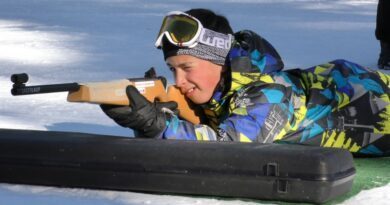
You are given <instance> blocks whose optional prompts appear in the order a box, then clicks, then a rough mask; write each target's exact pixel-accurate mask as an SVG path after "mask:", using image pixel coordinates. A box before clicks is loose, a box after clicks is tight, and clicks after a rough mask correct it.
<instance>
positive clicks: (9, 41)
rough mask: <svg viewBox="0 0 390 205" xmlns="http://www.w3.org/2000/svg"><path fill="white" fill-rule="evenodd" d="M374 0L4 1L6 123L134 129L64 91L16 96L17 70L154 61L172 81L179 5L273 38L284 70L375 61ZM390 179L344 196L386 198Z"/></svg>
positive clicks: (15, 197)
mask: <svg viewBox="0 0 390 205" xmlns="http://www.w3.org/2000/svg"><path fill="white" fill-rule="evenodd" d="M376 6H377V0H283V1H282V0H225V1H224V0H184V1H179V0H152V1H140V0H84V1H77V0H68V1H54V0H13V1H6V0H1V1H0V84H1V85H2V86H1V89H0V98H1V103H0V128H13V129H36V130H56V131H78V132H89V133H100V134H112V135H121V136H130V135H132V132H131V131H130V130H128V129H124V128H121V127H119V126H117V125H116V124H115V123H113V122H112V121H111V120H110V119H108V118H107V117H106V116H105V115H104V114H103V113H102V112H101V110H100V108H99V107H98V106H96V105H90V104H78V103H67V102H66V93H56V94H44V95H34V96H20V97H14V96H11V94H10V92H9V91H10V89H11V87H12V84H11V82H10V81H9V79H10V76H11V74H13V73H23V72H25V73H28V74H29V76H30V80H29V83H30V84H31V85H33V84H47V83H67V82H98V81H106V80H116V79H123V78H130V77H140V76H143V73H144V72H145V71H146V70H147V69H148V68H149V67H152V66H154V67H155V68H156V69H157V72H158V73H159V74H160V75H163V76H166V77H167V78H168V79H169V81H170V82H172V77H171V74H170V72H169V70H168V69H167V68H166V66H165V63H164V61H163V58H162V55H161V53H160V51H158V50H157V49H155V48H154V40H155V38H156V36H155V35H156V33H157V31H158V28H159V26H160V23H161V20H162V16H163V15H164V14H165V13H167V12H168V11H172V10H187V9H190V8H200V7H205V8H210V9H212V10H214V11H216V12H217V13H220V14H223V15H225V16H226V17H227V18H228V19H229V20H230V22H231V25H232V26H233V28H234V29H235V30H242V29H250V30H254V31H256V32H258V33H259V34H261V35H262V36H263V37H265V38H266V39H267V40H268V41H270V42H271V43H272V44H273V45H274V46H275V47H276V49H277V50H278V51H279V52H280V54H281V56H282V57H283V59H284V61H285V64H286V68H295V67H302V68H303V67H309V66H312V65H316V64H319V63H323V62H327V61H329V60H333V59H338V58H344V59H348V60H351V61H355V62H358V63H360V64H362V65H364V66H369V67H372V68H375V67H376V62H377V58H378V54H379V43H378V41H377V40H376V39H375V36H374V30H375V18H376ZM389 191H390V184H389V185H386V186H383V187H379V188H376V189H371V190H368V191H362V192H361V193H359V194H358V195H357V196H355V197H353V198H351V199H349V200H348V201H345V202H344V203H343V204H368V203H373V204H385V203H388V201H389V200H390V196H389V195H388V194H387V195H386V194H385V193H386V192H387V193H388V192H389ZM27 200H28V204H96V205H99V204H221V205H228V204H255V201H253V202H250V201H243V200H232V199H227V200H221V199H213V198H200V197H196V198H191V197H185V196H169V195H153V194H143V193H133V192H115V191H95V190H85V189H64V188H53V187H40V186H24V185H8V184H1V185H0V204H25V203H26V201H27Z"/></svg>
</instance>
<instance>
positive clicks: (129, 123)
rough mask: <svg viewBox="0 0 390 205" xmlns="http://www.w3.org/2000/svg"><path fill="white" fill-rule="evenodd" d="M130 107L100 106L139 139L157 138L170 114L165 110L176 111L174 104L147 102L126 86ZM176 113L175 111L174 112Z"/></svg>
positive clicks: (135, 90)
mask: <svg viewBox="0 0 390 205" xmlns="http://www.w3.org/2000/svg"><path fill="white" fill-rule="evenodd" d="M126 94H127V97H128V98H129V101H130V106H117V105H100V107H101V109H102V110H103V112H104V113H105V114H106V115H107V116H108V117H110V118H111V119H113V120H114V121H115V122H116V123H117V124H119V125H120V126H122V127H128V128H131V129H134V130H135V131H136V132H137V133H138V134H139V135H140V137H147V138H155V137H158V136H159V135H160V134H161V133H162V132H163V131H164V130H165V127H166V120H167V119H168V118H169V117H170V114H168V113H166V112H165V110H166V108H167V109H169V110H172V111H173V110H176V109H177V103H176V102H173V101H171V102H154V103H151V102H149V101H148V100H147V99H146V98H145V97H144V96H143V95H142V94H141V93H139V91H138V90H137V88H135V87H134V86H127V88H126ZM176 111H177V110H176Z"/></svg>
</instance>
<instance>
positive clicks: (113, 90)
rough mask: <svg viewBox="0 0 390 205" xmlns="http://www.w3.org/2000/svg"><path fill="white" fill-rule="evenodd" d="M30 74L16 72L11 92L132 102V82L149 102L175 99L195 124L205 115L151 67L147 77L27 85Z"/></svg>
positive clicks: (95, 101) (75, 99) (181, 112)
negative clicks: (129, 87)
mask: <svg viewBox="0 0 390 205" xmlns="http://www.w3.org/2000/svg"><path fill="white" fill-rule="evenodd" d="M28 79H29V77H28V74H26V73H20V74H13V75H12V76H11V81H12V82H13V83H14V84H13V87H12V89H11V94H12V95H14V96H19V95H30V94H41V93H54V92H69V93H68V97H67V101H69V102H87V103H93V104H111V105H127V106H129V105H130V102H129V99H128V98H127V95H126V87H127V86H128V85H132V86H134V87H136V88H137V89H138V90H139V91H140V93H141V94H142V95H143V96H145V98H146V99H148V100H149V101H150V102H154V101H155V100H156V101H160V102H168V101H175V102H177V104H178V110H179V117H180V118H182V119H184V120H187V121H189V122H191V123H193V124H199V123H200V122H201V117H202V116H203V114H202V110H201V108H200V107H198V106H196V105H195V104H193V103H192V102H191V101H189V100H188V99H187V98H186V97H185V96H184V95H183V94H181V92H180V90H179V89H178V88H177V87H175V86H173V85H171V86H168V88H167V89H166V87H167V86H166V85H167V81H166V79H165V78H164V77H161V76H159V77H157V76H156V72H155V70H154V68H153V67H152V68H151V69H149V70H148V71H147V72H146V73H145V77H144V78H130V79H123V80H116V81H108V82H93V83H63V84H51V85H35V86H26V83H27V81H28Z"/></svg>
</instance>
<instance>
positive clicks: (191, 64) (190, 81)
mask: <svg viewBox="0 0 390 205" xmlns="http://www.w3.org/2000/svg"><path fill="white" fill-rule="evenodd" d="M166 63H167V65H168V67H169V68H170V70H171V71H172V72H173V75H174V77H175V83H176V86H177V87H178V88H179V89H180V91H181V93H183V94H184V95H185V96H186V97H188V98H189V99H190V100H191V101H192V102H194V103H195V104H203V103H206V102H208V101H209V100H210V98H211V97H212V95H213V93H214V90H215V88H216V87H217V85H218V82H219V81H220V79H221V73H222V66H220V65H217V64H214V63H211V62H210V61H206V60H202V59H199V58H196V57H193V56H190V55H178V56H171V57H169V58H167V60H166Z"/></svg>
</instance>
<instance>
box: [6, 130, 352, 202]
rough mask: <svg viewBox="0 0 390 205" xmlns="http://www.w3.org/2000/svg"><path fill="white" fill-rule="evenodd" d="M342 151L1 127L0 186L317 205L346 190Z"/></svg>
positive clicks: (348, 174)
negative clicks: (26, 186)
mask: <svg viewBox="0 0 390 205" xmlns="http://www.w3.org/2000/svg"><path fill="white" fill-rule="evenodd" d="M354 176H355V168H354V165H353V158H352V155H351V154H350V153H349V152H348V151H345V150H342V149H331V148H321V147H310V146H303V145H287V144H259V143H234V142H195V141H180V140H155V139H134V138H126V137H115V136H104V135H94V134H83V133H70V132H53V131H30V130H8V129H0V181H1V182H6V183H20V184H35V185H51V186H60V187H82V188H93V189H111V190H128V191H144V192H158V193H170V194H190V195H205V196H222V197H237V198H254V199H263V200H264V199H265V200H282V201H298V202H314V203H323V202H326V201H328V200H331V199H333V198H335V197H337V196H339V195H342V194H344V193H346V192H348V191H349V190H350V189H351V187H352V183H353V179H354Z"/></svg>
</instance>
